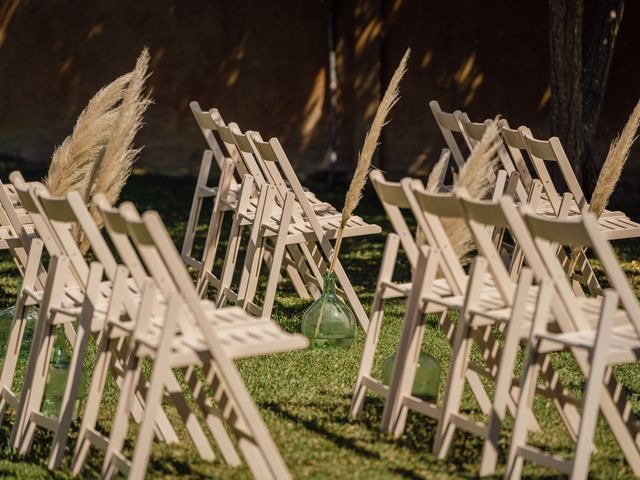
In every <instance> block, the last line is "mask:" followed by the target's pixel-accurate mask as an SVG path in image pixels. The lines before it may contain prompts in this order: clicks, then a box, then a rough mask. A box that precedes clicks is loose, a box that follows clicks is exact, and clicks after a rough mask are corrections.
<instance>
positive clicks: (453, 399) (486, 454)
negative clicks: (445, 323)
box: [425, 189, 578, 476]
mask: <svg viewBox="0 0 640 480" xmlns="http://www.w3.org/2000/svg"><path fill="white" fill-rule="evenodd" d="M454 194H455V197H456V199H457V200H458V202H459V204H460V206H461V207H462V212H463V213H464V218H465V220H466V223H467V226H468V228H469V230H470V232H471V234H472V235H473V239H474V243H475V245H476V246H477V248H478V253H479V255H480V256H478V257H476V258H474V262H473V266H472V269H471V272H472V273H470V275H469V277H470V278H469V284H468V286H467V291H466V294H465V300H464V307H463V309H462V311H461V312H460V315H459V316H458V323H457V326H456V333H455V340H454V342H453V345H454V346H453V349H452V355H451V365H450V368H449V375H448V377H447V388H446V393H445V396H444V400H443V404H442V416H441V417H440V420H439V424H438V431H437V433H436V440H435V444H434V451H435V453H436V455H437V456H438V457H439V458H445V457H446V455H447V452H448V450H449V448H450V445H451V441H452V438H453V435H454V432H455V430H456V428H460V429H462V430H465V431H467V432H469V433H472V434H474V435H478V436H480V437H481V438H482V439H483V440H484V447H483V454H482V461H481V464H480V471H479V475H480V476H485V475H492V474H493V473H495V467H496V462H497V459H498V453H499V448H498V440H499V436H500V433H501V430H502V422H503V420H504V417H505V414H506V412H507V407H508V406H509V407H510V408H509V409H510V410H511V412H512V413H515V411H516V406H515V405H516V401H517V398H518V391H517V389H516V388H512V382H514V380H515V378H514V365H515V362H516V355H517V353H518V345H519V343H520V341H521V340H523V339H525V340H526V339H527V338H528V336H529V331H530V329H531V321H532V319H533V316H534V315H535V311H536V306H537V302H538V301H539V290H540V288H547V289H548V288H550V285H549V284H548V283H550V282H547V284H543V286H542V287H539V286H538V285H534V284H533V273H532V272H531V270H530V269H528V268H526V267H525V268H523V269H522V270H521V272H520V274H519V277H518V278H517V279H516V280H513V276H512V275H510V273H509V271H508V270H507V269H506V268H505V265H504V263H503V259H502V256H501V252H500V251H499V250H498V249H497V248H496V246H495V243H494V238H493V237H494V235H492V233H494V234H495V232H492V230H503V231H504V230H508V228H509V226H508V222H507V220H506V218H505V216H504V214H503V212H502V209H501V207H500V204H499V203H497V202H489V201H480V200H473V199H471V198H470V197H469V195H468V193H467V192H466V191H464V190H460V189H458V190H455V191H454ZM434 201H436V202H437V201H441V200H439V199H434V198H432V199H431V200H430V201H429V207H431V206H432V205H431V204H432V203H433V202H434ZM451 201H454V200H453V199H451ZM425 204H426V202H425ZM503 233H504V232H503ZM487 273H488V274H489V276H490V279H491V283H492V285H493V286H494V287H495V289H494V291H493V293H491V292H487V291H486V289H485V291H484V294H483V295H482V296H481V295H480V293H481V292H482V291H483V283H484V282H486V279H485V275H486V274H487ZM487 327H490V328H487ZM491 327H492V328H491ZM495 328H498V329H499V330H501V331H502V334H503V338H504V343H503V345H502V347H501V348H500V352H499V361H498V362H497V368H494V371H492V372H491V373H492V375H491V376H492V377H493V378H495V388H494V393H493V401H492V408H491V413H490V415H489V418H488V421H487V422H486V424H483V423H481V422H478V421H476V420H474V419H470V418H469V417H468V416H466V415H464V414H462V413H461V412H460V403H461V400H462V394H463V388H464V379H465V375H466V372H467V371H468V370H469V369H470V368H472V369H478V366H476V365H474V364H473V363H471V359H470V355H471V344H472V342H473V340H474V337H478V335H477V333H476V334H475V335H474V331H478V330H479V331H480V332H479V333H480V335H479V336H480V337H484V336H485V335H487V334H489V335H492V336H493V333H492V332H493V330H494V329H495ZM493 342H494V347H496V346H497V345H498V342H497V341H496V339H495V337H494V340H493ZM544 373H545V375H544V384H545V388H544V389H541V391H542V392H544V393H547V394H548V395H549V394H550V393H552V395H550V396H551V397H552V399H553V400H554V402H555V406H556V408H557V409H558V412H559V414H560V416H561V418H562V420H563V422H564V423H565V425H566V426H567V429H568V430H569V431H571V432H572V433H573V434H575V433H576V432H577V426H578V422H577V419H578V416H577V412H576V411H575V407H574V406H573V405H572V404H571V400H572V399H569V400H568V398H569V397H568V396H567V394H566V392H564V391H563V389H562V388H561V386H558V385H556V386H555V388H553V389H552V388H551V385H552V384H554V380H553V375H552V373H553V372H550V371H548V366H547V367H546V369H545V372H544ZM530 423H531V424H532V425H534V426H535V428H536V430H538V428H537V423H536V422H535V418H534V417H533V416H531V420H530Z"/></svg>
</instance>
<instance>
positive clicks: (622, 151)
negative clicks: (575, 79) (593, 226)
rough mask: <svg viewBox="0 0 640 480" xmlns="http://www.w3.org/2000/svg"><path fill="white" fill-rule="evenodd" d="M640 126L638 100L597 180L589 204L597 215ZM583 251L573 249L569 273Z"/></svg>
mask: <svg viewBox="0 0 640 480" xmlns="http://www.w3.org/2000/svg"><path fill="white" fill-rule="evenodd" d="M639 126H640V101H638V103H637V104H636V106H635V108H634V109H633V112H631V115H630V116H629V120H627V123H626V124H625V126H624V128H623V129H622V133H620V134H619V135H618V136H617V137H616V138H614V139H613V142H611V145H610V146H609V152H608V153H607V158H606V159H605V161H604V163H603V164H602V168H601V169H600V174H599V175H598V181H597V182H596V187H595V188H594V189H593V194H592V195H591V203H590V204H589V211H590V212H592V213H593V214H594V215H595V216H596V217H600V215H602V213H603V212H604V211H605V209H606V208H607V205H608V204H609V200H610V199H611V195H612V194H613V191H614V190H615V188H616V185H617V184H618V180H620V175H622V169H623V168H624V165H625V163H627V159H628V158H629V152H630V151H631V147H632V146H633V143H634V142H635V141H636V138H638V137H637V135H636V134H637V132H638V127H639ZM581 251H582V247H574V248H573V249H572V250H571V263H570V264H569V268H568V269H567V272H568V274H569V275H571V274H573V271H574V270H575V268H576V264H577V263H578V259H579V255H580V252H581Z"/></svg>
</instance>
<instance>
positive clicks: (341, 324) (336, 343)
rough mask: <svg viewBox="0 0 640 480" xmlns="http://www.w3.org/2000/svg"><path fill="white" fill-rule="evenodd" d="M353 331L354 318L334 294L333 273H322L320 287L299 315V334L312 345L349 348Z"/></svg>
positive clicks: (354, 326)
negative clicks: (321, 285)
mask: <svg viewBox="0 0 640 480" xmlns="http://www.w3.org/2000/svg"><path fill="white" fill-rule="evenodd" d="M355 333H356V318H355V315H354V314H353V312H352V311H351V309H350V308H349V307H348V306H347V304H346V303H344V302H343V301H342V299H341V298H340V297H338V295H337V294H336V275H335V273H333V272H327V273H325V275H324V291H323V292H322V295H321V296H320V298H318V299H317V300H316V301H315V302H313V303H312V304H311V306H310V307H309V308H308V309H307V310H306V312H304V315H303V316H302V334H303V335H304V336H306V337H307V338H308V339H309V343H310V345H311V347H313V348H320V349H321V348H328V347H341V348H349V347H350V346H351V344H352V343H353V337H354V336H355Z"/></svg>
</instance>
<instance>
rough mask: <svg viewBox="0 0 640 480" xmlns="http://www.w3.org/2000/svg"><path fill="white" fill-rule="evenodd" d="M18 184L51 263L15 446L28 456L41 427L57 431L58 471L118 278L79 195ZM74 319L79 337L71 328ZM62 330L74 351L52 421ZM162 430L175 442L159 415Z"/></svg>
mask: <svg viewBox="0 0 640 480" xmlns="http://www.w3.org/2000/svg"><path fill="white" fill-rule="evenodd" d="M15 185H16V190H17V191H18V194H19V195H20V197H21V200H22V202H23V204H24V205H25V206H26V208H27V210H28V211H29V213H30V215H31V218H33V220H34V223H35V224H36V228H37V229H38V233H39V235H40V236H41V238H42V239H43V240H44V245H45V246H46V248H47V250H48V251H49V253H50V255H51V256H52V261H51V269H50V270H49V272H48V275H47V279H46V284H45V288H44V289H43V291H42V292H41V293H39V294H38V293H37V292H36V295H32V296H39V297H40V298H41V301H40V315H39V318H38V324H37V325H36V332H35V333H34V338H33V341H32V348H31V352H30V354H29V361H28V363H27V369H26V373H25V380H24V384H25V385H24V387H23V389H22V390H21V392H20V398H19V402H18V406H17V409H16V410H17V411H16V422H15V423H14V428H13V430H12V444H13V446H14V447H15V448H18V449H19V451H20V452H21V453H26V452H28V450H29V449H30V446H31V441H32V439H33V434H34V432H35V428H36V427H37V426H39V427H42V428H45V429H48V430H51V431H53V432H54V438H53V441H52V449H51V454H50V457H49V467H50V468H56V467H57V466H59V465H60V462H61V461H62V457H63V454H64V449H65V446H66V441H67V438H68V432H69V427H70V424H71V421H72V414H73V409H74V405H75V402H76V399H77V395H78V388H79V384H80V378H81V374H82V367H83V365H82V364H83V360H84V355H85V352H86V349H87V346H88V340H89V337H90V336H91V334H94V335H95V334H97V333H98V332H99V331H101V329H102V322H103V321H104V318H103V317H104V314H105V312H106V305H107V302H108V298H109V295H110V289H111V283H110V280H111V279H113V278H114V275H115V268H116V263H115V260H114V259H113V257H112V255H111V253H110V251H109V249H108V247H107V245H106V243H104V240H103V239H102V237H101V235H100V233H99V230H98V228H97V226H96V225H95V223H94V222H93V220H92V219H91V215H90V213H89V211H88V210H87V208H86V206H85V205H84V202H83V201H82V199H81V197H80V195H79V194H78V193H77V192H72V193H70V194H69V196H68V199H67V198H60V199H53V198H51V197H49V196H48V194H47V193H46V189H45V188H44V187H43V186H42V185H38V184H35V185H34V186H32V187H31V188H29V189H28V190H25V188H24V187H25V185H24V184H22V183H21V182H20V180H19V179H16V180H15ZM79 219H82V221H80V220H79ZM77 225H80V226H81V230H80V231H81V232H82V233H83V235H85V237H86V238H87V239H91V245H92V250H93V253H94V255H95V256H96V258H98V260H99V262H94V264H92V265H91V266H89V265H87V263H86V261H85V260H84V258H83V256H82V253H81V252H80V250H79V248H78V247H77V245H76V243H75V240H74V237H73V234H72V229H73V228H74V226H77ZM100 241H101V242H100ZM103 270H104V271H105V274H106V276H107V280H106V281H103ZM83 278H85V279H83ZM76 319H77V327H78V329H77V332H76V331H75V330H74V328H73V325H72V323H71V322H74V321H75V320H76ZM58 325H63V326H64V328H65V332H66V334H67V337H68V338H69V340H70V342H71V345H72V347H73V352H72V357H71V362H70V365H69V374H68V378H67V383H66V386H65V389H64V396H63V399H62V404H61V409H60V412H59V414H58V417H57V418H53V417H49V416H47V415H45V414H44V413H43V412H42V411H41V404H42V399H43V395H44V394H45V391H44V386H45V380H46V378H47V372H48V366H49V359H50V356H51V349H52V347H53V342H54V339H55V330H56V329H57V328H58ZM122 358H123V357H122V355H120V356H117V357H116V359H115V363H114V367H116V369H115V371H117V367H118V366H119V364H120V363H121V362H122ZM140 410H141V408H140V402H139V400H137V401H136V404H135V411H136V413H135V415H136V418H137V419H140V417H141V414H140ZM158 426H159V429H158V431H159V432H160V433H161V434H162V436H163V438H164V437H166V438H167V439H169V440H173V439H175V440H177V437H176V436H175V432H173V430H172V429H171V426H170V425H169V424H168V421H167V420H166V418H165V417H164V415H161V416H159V423H158Z"/></svg>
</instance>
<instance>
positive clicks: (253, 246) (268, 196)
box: [236, 186, 275, 305]
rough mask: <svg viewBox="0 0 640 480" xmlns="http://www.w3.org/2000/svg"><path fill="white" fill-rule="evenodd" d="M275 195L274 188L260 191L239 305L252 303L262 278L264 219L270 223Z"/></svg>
mask: <svg viewBox="0 0 640 480" xmlns="http://www.w3.org/2000/svg"><path fill="white" fill-rule="evenodd" d="M274 195H275V193H274V191H273V188H271V187H269V186H264V187H263V188H262V189H261V190H260V197H259V199H258V207H257V209H256V216H255V219H254V222H253V226H252V227H251V234H250V236H249V244H248V245H247V252H246V255H245V259H244V265H243V268H242V275H241V277H240V285H239V286H238V299H237V302H236V303H237V304H238V305H244V304H245V303H246V302H245V299H246V300H247V301H250V299H251V298H252V297H253V291H255V288H256V284H257V282H258V278H259V276H260V266H261V265H260V263H261V261H262V260H261V256H262V255H261V254H262V250H263V248H264V246H263V237H262V235H261V232H260V231H261V230H262V224H263V219H265V220H264V221H268V218H269V216H270V214H271V209H272V207H273V202H274Z"/></svg>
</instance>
